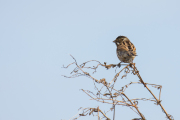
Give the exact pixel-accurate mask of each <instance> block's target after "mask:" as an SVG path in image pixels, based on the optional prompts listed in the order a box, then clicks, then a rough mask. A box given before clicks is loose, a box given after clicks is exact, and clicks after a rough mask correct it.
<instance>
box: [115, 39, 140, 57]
mask: <svg viewBox="0 0 180 120" xmlns="http://www.w3.org/2000/svg"><path fill="white" fill-rule="evenodd" d="M117 49H119V50H120V51H127V53H128V56H137V55H136V48H135V46H134V45H133V43H131V41H130V40H126V41H123V42H122V43H121V44H120V45H119V46H118V47H117Z"/></svg>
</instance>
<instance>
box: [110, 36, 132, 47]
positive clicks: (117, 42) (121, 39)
mask: <svg viewBox="0 0 180 120" xmlns="http://www.w3.org/2000/svg"><path fill="white" fill-rule="evenodd" d="M126 40H129V39H128V38H127V37H126V36H118V37H117V38H116V40H114V41H113V42H114V43H115V44H116V45H117V46H118V45H119V44H120V43H122V42H123V41H126Z"/></svg>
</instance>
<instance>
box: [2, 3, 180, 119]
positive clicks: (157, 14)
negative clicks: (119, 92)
mask: <svg viewBox="0 0 180 120" xmlns="http://www.w3.org/2000/svg"><path fill="white" fill-rule="evenodd" d="M179 6H180V1H179V0H146V1H145V0H112V1H109V0H89V1H88V0H66V1H65V0H1V1H0V96H1V97H0V120H61V119H62V120H69V119H70V118H71V117H72V116H74V115H75V114H77V113H78V109H79V108H80V107H84V108H85V107H97V106H100V107H101V106H102V104H100V103H98V102H95V101H90V100H89V99H90V98H89V97H88V96H87V95H86V94H84V93H83V92H82V91H80V89H87V90H92V91H94V86H93V82H92V80H91V79H88V78H86V77H80V78H74V79H67V78H64V77H62V76H61V75H69V72H70V70H72V69H73V67H70V68H69V69H62V66H63V65H68V64H69V63H71V62H73V60H72V58H71V57H70V56H69V54H72V55H73V56H74V57H75V58H76V59H77V61H78V63H82V62H85V61H88V60H99V61H100V62H102V63H103V62H107V63H114V64H116V63H118V62H119V60H118V58H117V56H116V46H115V44H114V43H112V41H113V40H114V39H115V38H116V37H117V36H119V35H125V36H127V37H128V38H129V39H130V40H131V41H132V43H133V44H134V45H135V46H136V48H137V54H138V56H137V57H136V58H135V60H134V62H135V63H136V66H137V68H138V69H139V71H140V74H141V76H142V78H143V79H144V81H145V82H147V83H153V84H159V85H162V86H163V88H162V96H161V98H162V105H163V106H164V107H165V109H166V111H167V112H168V113H169V114H171V115H173V117H174V118H175V119H176V120H178V119H180V116H179V107H180V106H179V105H178V102H179V100H180V94H179V92H180V87H179V85H180V82H179V80H180V76H179V74H180V72H179V68H180V50H179V45H180V7H179ZM114 75H115V73H114V69H111V70H108V71H107V70H104V69H101V68H100V69H98V72H97V73H96V74H95V77H97V78H98V79H100V78H106V79H107V81H110V80H111V79H112V77H113V76H114ZM130 81H134V82H136V81H138V79H137V77H135V76H132V75H129V77H127V78H125V79H120V78H119V79H118V83H117V87H118V86H119V87H122V86H123V84H125V82H126V83H129V82H130ZM118 84H119V85H118ZM151 89H152V90H153V92H154V93H155V94H156V95H158V91H157V90H155V89H154V88H151ZM136 90H137V91H136ZM127 94H128V95H129V97H130V98H137V97H147V98H150V97H151V96H150V94H149V93H148V92H147V90H145V89H144V87H143V86H142V85H134V86H132V87H129V89H128V91H127ZM109 107H111V106H109V105H105V104H103V110H104V111H106V110H108V108H109ZM139 107H140V108H139V109H140V111H141V112H142V113H143V114H144V115H145V117H146V118H147V119H148V120H165V114H164V113H162V111H161V108H160V107H159V106H156V105H154V103H153V102H140V103H139ZM108 115H109V117H110V118H112V117H111V116H112V114H108ZM136 117H139V116H138V115H137V114H135V113H134V112H133V111H132V110H130V109H129V108H127V107H122V106H118V107H117V110H116V120H120V119H122V120H130V119H132V118H136ZM92 119H97V118H92V117H82V118H79V120H92Z"/></svg>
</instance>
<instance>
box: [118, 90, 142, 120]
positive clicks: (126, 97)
mask: <svg viewBox="0 0 180 120" xmlns="http://www.w3.org/2000/svg"><path fill="white" fill-rule="evenodd" d="M121 94H122V95H124V97H126V98H127V99H128V101H129V102H130V103H131V104H132V105H133V106H134V107H135V108H136V110H137V111H138V113H139V115H140V116H141V118H142V120H145V117H144V116H143V115H142V113H141V112H140V111H139V109H138V107H137V106H136V104H135V105H134V104H133V102H132V101H131V100H130V99H129V98H128V97H127V96H126V95H125V94H124V93H121Z"/></svg>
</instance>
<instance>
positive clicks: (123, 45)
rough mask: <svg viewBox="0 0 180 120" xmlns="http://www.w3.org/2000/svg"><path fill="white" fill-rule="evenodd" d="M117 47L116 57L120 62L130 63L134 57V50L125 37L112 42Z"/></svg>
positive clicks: (119, 37)
mask: <svg viewBox="0 0 180 120" xmlns="http://www.w3.org/2000/svg"><path fill="white" fill-rule="evenodd" d="M113 42H114V43H115V44H116V46H117V50H116V53H117V56H118V58H119V60H120V61H121V62H124V63H132V62H133V60H134V58H135V57H136V56H137V55H136V48H135V46H134V45H133V44H132V43H131V41H130V40H129V39H128V38H127V37H126V36H118V37H117V38H116V40H114V41H113Z"/></svg>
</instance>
